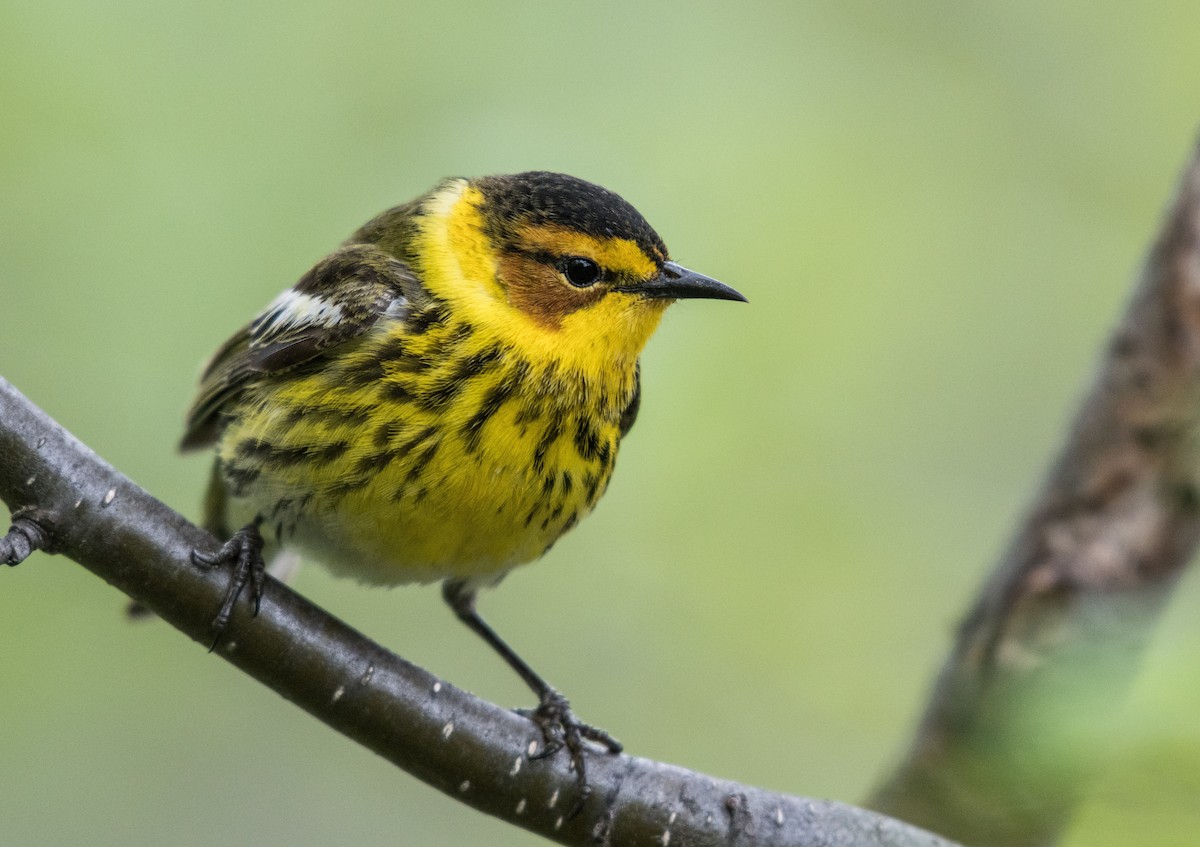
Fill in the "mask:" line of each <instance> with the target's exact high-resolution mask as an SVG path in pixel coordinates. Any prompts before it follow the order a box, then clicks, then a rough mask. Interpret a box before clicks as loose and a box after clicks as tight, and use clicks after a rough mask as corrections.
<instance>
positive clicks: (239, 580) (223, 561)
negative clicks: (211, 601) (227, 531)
mask: <svg viewBox="0 0 1200 847" xmlns="http://www.w3.org/2000/svg"><path fill="white" fill-rule="evenodd" d="M262 550H263V537H262V533H261V532H259V530H258V524H257V523H250V524H246V525H245V526H244V527H242V528H241V529H239V530H238V531H237V532H235V533H234V534H233V537H232V538H230V539H229V540H228V541H226V542H225V543H224V544H223V545H221V549H220V550H218V551H217V552H216V553H212V554H209V553H201V552H200V551H199V550H193V551H192V562H193V563H194V564H195V565H196V566H197V567H200V568H204V569H206V570H207V569H209V568H215V567H222V566H228V567H230V568H231V569H232V570H233V578H232V579H231V580H230V582H229V588H227V589H226V591H225V599H224V600H223V601H222V602H221V608H220V609H219V610H218V611H217V616H216V617H215V618H213V621H212V629H213V640H212V644H210V645H209V647H208V649H209V652H211V651H212V650H214V649H215V648H216V646H217V642H218V641H219V640H220V638H221V634H222V633H223V632H224V631H225V628H226V627H227V626H229V621H230V619H231V618H232V617H233V607H234V606H235V605H236V604H237V600H238V597H240V596H241V594H242V590H243V589H244V588H245V587H246V584H247V583H249V584H250V598H251V600H252V601H253V603H254V614H255V615H257V614H258V610H259V606H260V605H261V603H262V595H263V589H264V588H266V579H267V578H266V568H267V565H266V561H265V560H264V559H263V553H262Z"/></svg>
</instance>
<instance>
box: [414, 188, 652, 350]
mask: <svg viewBox="0 0 1200 847" xmlns="http://www.w3.org/2000/svg"><path fill="white" fill-rule="evenodd" d="M484 208H485V205H484V197H483V195H482V193H481V192H480V191H479V190H478V189H477V188H475V187H473V186H471V185H470V184H469V183H467V182H466V181H465V180H464V181H456V182H452V183H450V184H448V185H447V186H445V187H444V188H443V189H442V190H441V191H440V192H438V193H437V194H435V195H434V197H433V198H432V199H431V202H430V206H429V209H428V213H427V217H426V220H427V223H426V225H425V235H426V253H425V255H426V257H427V258H428V259H429V260H430V265H429V266H427V267H426V269H425V271H426V280H425V282H426V284H427V285H429V286H430V288H431V289H432V290H433V291H434V293H436V294H438V295H439V296H442V297H444V298H447V299H450V300H453V301H455V302H456V303H457V304H458V305H459V306H460V307H462V308H463V309H464V310H466V312H467V313H468V314H470V315H471V316H472V319H473V320H476V321H478V322H479V323H480V325H485V326H489V327H491V328H492V329H493V330H494V331H496V332H498V333H500V334H501V335H503V336H505V337H507V339H508V340H509V341H510V343H513V344H515V345H516V346H518V347H520V348H526V349H536V348H544V349H545V350H546V352H551V351H552V352H553V355H554V356H555V357H556V358H559V359H566V360H568V361H569V362H572V363H573V364H575V365H576V366H578V367H581V368H582V369H583V370H585V371H593V370H595V369H598V368H611V367H614V366H616V367H630V366H632V363H633V362H634V361H635V360H636V358H637V356H638V354H639V353H640V352H641V350H642V348H643V347H644V345H645V343H646V341H647V340H648V339H649V337H650V335H651V333H653V332H654V329H655V327H657V325H658V322H659V319H660V318H661V317H662V313H663V310H664V309H665V308H666V307H667V305H668V304H669V303H670V302H671V300H670V299H661V298H654V297H648V296H645V295H644V294H642V293H640V292H639V291H637V286H638V285H640V284H643V283H645V282H646V281H648V280H651V279H653V278H655V277H656V276H658V274H659V273H660V270H661V267H660V263H661V262H662V261H663V260H665V258H666V257H665V256H661V257H656V258H657V261H656V259H655V258H651V257H650V256H648V255H647V254H646V252H645V251H644V250H643V249H642V248H641V247H640V246H639V245H638V244H637V243H636V242H634V241H633V240H631V239H628V238H621V237H604V238H601V237H597V236H594V235H590V234H588V233H584V232H580V231H578V230H575V229H571V228H569V227H565V226H561V225H558V224H554V223H538V224H530V223H525V224H522V223H517V224H516V225H515V226H513V227H511V228H510V229H509V230H508V231H507V232H506V235H505V237H504V238H503V239H498V238H497V237H495V235H494V234H489V233H494V232H495V230H496V228H495V227H494V226H491V227H489V221H487V220H486V219H485V212H484Z"/></svg>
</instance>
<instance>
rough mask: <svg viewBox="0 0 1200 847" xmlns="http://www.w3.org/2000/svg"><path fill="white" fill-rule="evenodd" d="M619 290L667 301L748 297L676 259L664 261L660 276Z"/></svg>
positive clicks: (741, 299) (742, 298)
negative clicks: (681, 263)
mask: <svg viewBox="0 0 1200 847" xmlns="http://www.w3.org/2000/svg"><path fill="white" fill-rule="evenodd" d="M618 290H620V291H629V292H632V293H637V294H641V295H642V296H643V297H654V298H660V299H664V300H687V299H692V300H696V299H707V300H738V301H741V302H742V303H745V302H746V298H745V297H743V296H742V295H741V294H739V293H738V292H737V291H734V290H733V289H732V288H730V287H729V286H728V285H726V284H725V283H723V282H717V281H716V280H715V279H713V278H712V277H708V276H705V275H704V274H698V273H696V272H695V271H689V270H688V269H687V268H685V267H683V266H682V265H678V264H676V263H675V262H663V266H662V272H661V273H659V275H658V276H656V277H652V278H651V279H648V280H646V281H645V282H639V283H638V284H637V285H630V286H628V287H626V288H621V289H618Z"/></svg>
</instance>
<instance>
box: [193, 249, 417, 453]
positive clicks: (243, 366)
mask: <svg viewBox="0 0 1200 847" xmlns="http://www.w3.org/2000/svg"><path fill="white" fill-rule="evenodd" d="M422 292H423V289H422V288H421V285H420V281H419V280H418V279H417V277H416V276H415V275H414V274H413V272H412V271H411V270H410V269H409V268H408V266H407V265H405V264H404V263H403V262H400V261H399V260H397V259H396V258H395V257H393V256H391V255H389V254H387V253H384V252H383V251H381V250H379V249H378V248H376V247H373V246H371V245H365V244H352V245H349V246H346V247H343V248H342V249H340V250H338V251H337V252H335V253H332V254H330V255H329V256H327V257H326V258H324V259H322V260H321V261H320V262H318V263H317V265H316V266H315V267H314V268H313V269H312V270H310V271H309V272H308V273H306V274H305V275H304V276H303V277H301V278H300V281H299V282H297V283H296V284H295V285H294V286H292V287H291V288H289V289H288V290H287V291H285V292H283V293H282V294H280V295H279V297H277V298H275V300H274V301H273V302H272V303H271V304H270V305H269V306H267V308H266V309H264V310H263V311H262V312H261V313H260V314H259V315H258V317H256V318H255V319H254V320H253V321H251V322H250V324H249V325H248V326H245V327H243V328H242V329H241V330H240V331H239V332H238V333H237V334H235V335H234V336H233V337H232V338H230V339H229V340H228V341H226V342H225V344H223V345H222V346H221V348H220V349H219V350H217V352H216V354H215V355H214V356H213V358H212V360H211V361H210V362H209V363H208V366H207V367H206V368H205V370H204V375H203V376H202V377H201V379H200V390H199V392H198V394H197V395H196V400H195V402H193V404H192V408H191V409H190V410H189V412H188V415H187V428H186V431H185V433H184V436H183V441H182V442H181V444H180V449H183V450H191V449H194V448H197V447H204V446H206V445H209V444H212V443H213V442H214V441H216V439H217V436H218V435H219V434H220V431H221V426H222V420H221V413H222V411H224V410H225V409H226V408H227V406H228V405H229V404H230V403H231V402H232V401H234V400H235V399H236V398H237V396H238V395H239V394H240V393H241V392H242V390H243V389H244V388H245V387H246V385H247V384H248V383H249V382H251V381H253V380H255V379H259V378H261V377H265V376H273V375H277V374H281V373H285V372H286V371H289V370H292V369H294V368H296V367H298V366H300V365H303V364H306V363H309V362H313V361H314V360H317V359H318V358H319V357H320V356H322V355H323V354H325V353H327V352H329V351H330V350H331V349H333V348H335V347H337V346H338V345H341V344H344V343H346V342H347V341H350V340H352V339H354V338H357V337H359V336H361V335H362V334H363V333H364V332H366V331H367V330H368V329H370V328H371V327H372V326H374V325H375V323H376V322H377V321H378V320H379V319H380V318H381V317H382V316H384V315H385V314H387V315H388V316H394V317H396V318H403V317H404V315H405V314H406V313H407V311H408V310H409V309H410V308H411V307H412V306H413V305H414V304H415V303H416V302H417V301H419V299H421V296H422Z"/></svg>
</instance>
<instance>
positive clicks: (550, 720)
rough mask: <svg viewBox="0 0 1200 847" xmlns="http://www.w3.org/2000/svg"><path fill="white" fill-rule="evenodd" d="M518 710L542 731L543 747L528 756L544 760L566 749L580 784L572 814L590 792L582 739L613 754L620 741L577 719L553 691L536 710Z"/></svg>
mask: <svg viewBox="0 0 1200 847" xmlns="http://www.w3.org/2000/svg"><path fill="white" fill-rule="evenodd" d="M517 713H518V714H520V715H524V716H525V717H527V718H529V719H530V720H531V721H533V722H534V723H535V724H537V726H538V729H540V730H541V731H542V740H543V747H542V749H541V750H539V751H538V752H536V753H534V754H532V755H531V756H530V757H529V758H530V759H533V760H537V759H545V758H547V757H549V756H553V755H554V754H555V753H557V752H558V751H559V750H562V749H563V748H566V750H567V753H568V754H569V755H570V759H571V767H572V768H573V769H574V770H575V782H576V784H577V785H578V786H579V797H578V799H577V800H576V801H575V804H574V806H572V808H571V811H570V812H569V813H568V814H567V817H568V819H570V818H573V817H575V816H576V815H577V814H579V812H580V811H581V810H582V809H583V806H584V804H585V803H586V802H587V799H588V797H590V796H591V793H592V787H591V786H590V785H589V784H588V779H587V762H586V761H585V759H584V749H585V745H584V742H585V741H591V742H593V743H596V744H599V745H601V746H603V747H604V748H605V749H606V750H607V751H608V752H609V753H611V754H614V755H615V754H617V753H620V752H621V750H622V749H623V748H622V746H621V742H620V741H618V740H617V739H615V738H613V737H612V736H611V735H609V734H608V733H607V732H605V731H604V730H602V729H600V728H599V727H595V726H592V725H591V724H586V723H584V722H583V721H581V720H578V719H577V718H576V717H575V715H574V714H573V713H572V712H571V704H570V701H568V700H567V698H566V697H564V696H563V695H561V694H559V693H558V692H557V691H554V690H550V691H548V692H547V693H546V694H545V695H544V696H543V697H542V702H541V703H539V704H538V706H537V708H536V709H518V710H517Z"/></svg>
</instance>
